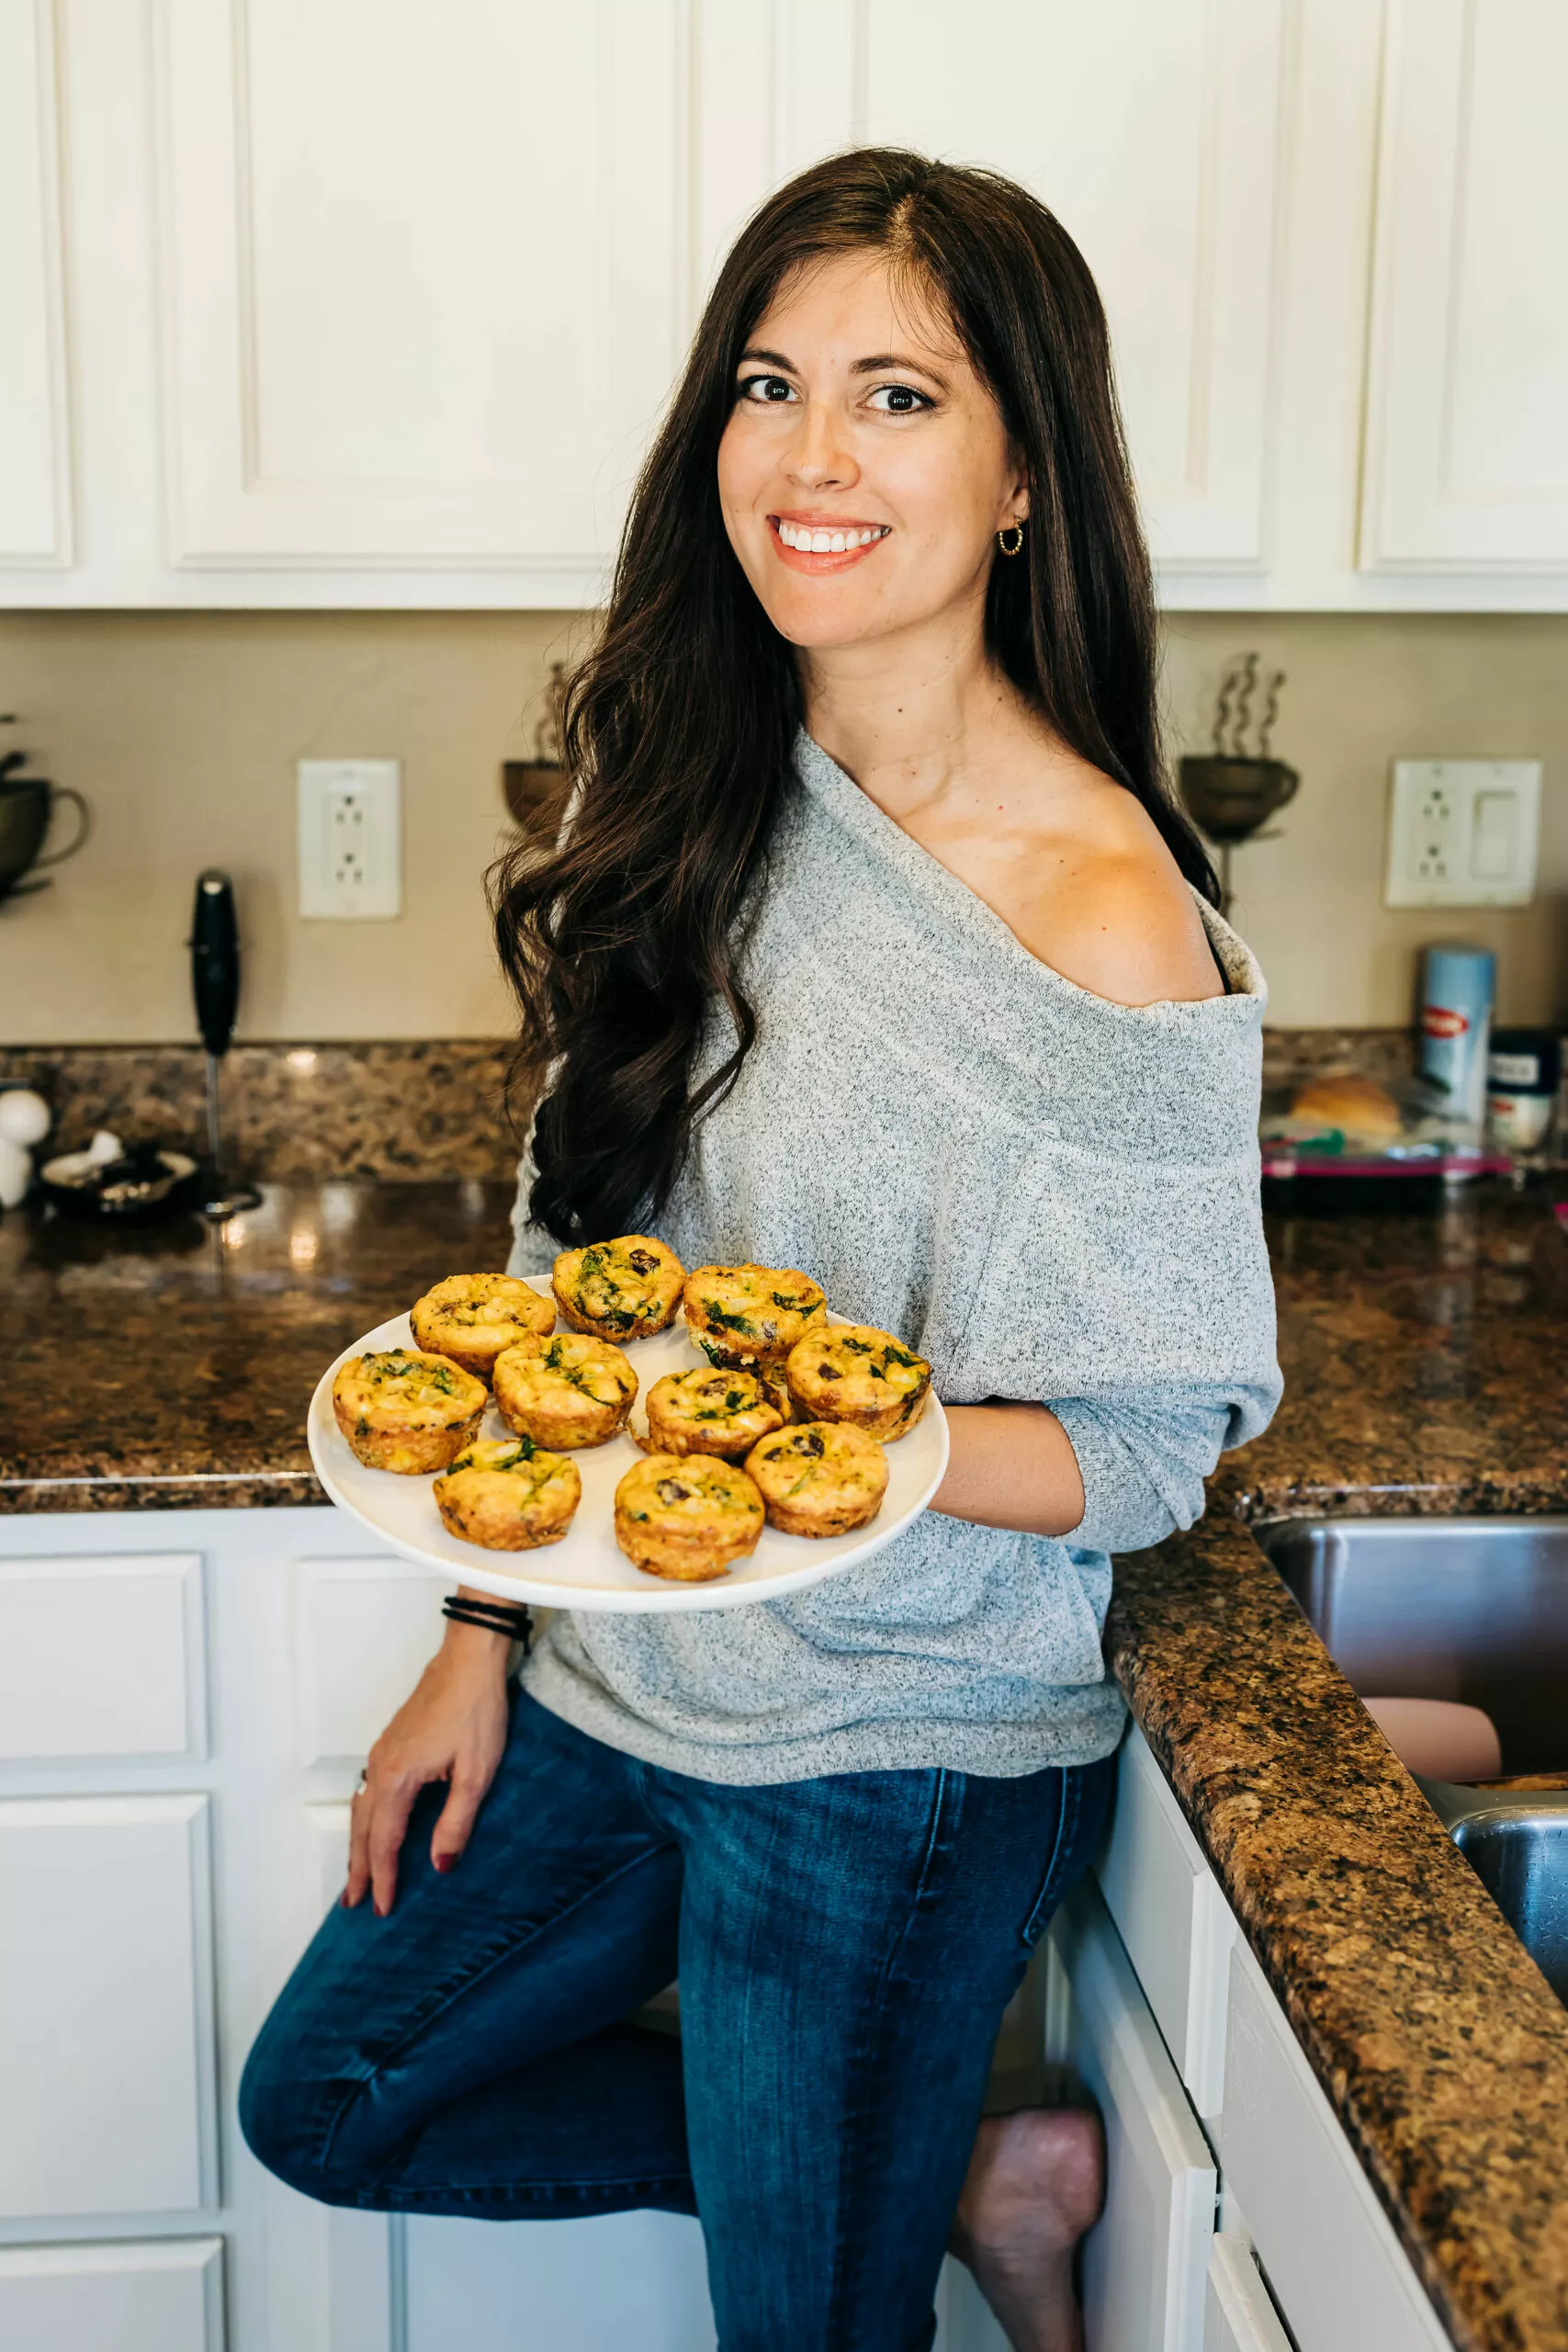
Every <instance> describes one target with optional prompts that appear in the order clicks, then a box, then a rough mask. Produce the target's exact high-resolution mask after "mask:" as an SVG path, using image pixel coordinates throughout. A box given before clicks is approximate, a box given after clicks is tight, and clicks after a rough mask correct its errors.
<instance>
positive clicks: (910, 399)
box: [866, 384, 932, 416]
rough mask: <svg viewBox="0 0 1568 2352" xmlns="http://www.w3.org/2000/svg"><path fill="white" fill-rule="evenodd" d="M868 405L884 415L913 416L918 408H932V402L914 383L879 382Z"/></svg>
mask: <svg viewBox="0 0 1568 2352" xmlns="http://www.w3.org/2000/svg"><path fill="white" fill-rule="evenodd" d="M866 405H867V406H868V407H869V408H874V409H875V410H877V411H878V413H880V414H881V415H883V416H913V415H914V414H915V413H916V412H917V410H919V409H922V408H930V407H931V405H932V403H931V401H930V400H929V399H928V398H927V396H926V394H925V393H924V392H917V391H916V390H915V388H914V386H913V385H912V384H878V386H877V388H876V390H875V391H874V392H873V393H872V394H871V396H870V398H869V400H868V401H867V403H866Z"/></svg>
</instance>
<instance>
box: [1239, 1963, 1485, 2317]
mask: <svg viewBox="0 0 1568 2352" xmlns="http://www.w3.org/2000/svg"><path fill="white" fill-rule="evenodd" d="M1217 2130H1218V2140H1219V2150H1220V2162H1221V2164H1222V2165H1223V2166H1224V2175H1225V2183H1226V2187H1227V2188H1228V2189H1229V2190H1231V2191H1232V2192H1233V2193H1234V2195H1235V2199H1236V2202H1237V2203H1238V2204H1239V2205H1240V2207H1241V2210H1242V2211H1243V2212H1244V2213H1245V2214H1246V2216H1247V2228H1248V2230H1249V2231H1250V2233H1251V2234H1252V2240H1253V2244H1254V2245H1256V2247H1257V2249H1258V2259H1259V2261H1260V2262H1261V2263H1262V2264H1263V2266H1264V2267H1265V2268H1266V2269H1267V2271H1268V2273H1269V2284H1270V2286H1271V2287H1272V2289H1273V2290H1274V2293H1275V2295H1276V2296H1277V2297H1278V2299H1279V2302H1280V2309H1281V2311H1282V2312H1284V2313H1285V2316H1286V2318H1287V2320H1288V2321H1289V2323H1290V2329H1291V2335H1292V2340H1293V2342H1294V2343H1295V2344H1296V2346H1298V2347H1299V2352H1443V2347H1446V2346H1448V2343H1449V2338H1448V2336H1447V2335H1446V2334H1445V2332H1444V2331H1443V2329H1442V2328H1441V2327H1440V2326H1439V2324H1438V2318H1437V2314H1436V2313H1435V2312H1434V2311H1433V2310H1432V2307H1431V2304H1430V2303H1429V2302H1428V2301H1427V2298H1426V2296H1425V2295H1424V2294H1423V2292H1422V2290H1421V2287H1420V2284H1419V2282H1418V2281H1417V2279H1416V2274H1415V2272H1414V2271H1413V2270H1412V2269H1411V2267H1410V2265H1409V2263H1408V2262H1407V2261H1406V2259H1405V2257H1404V2252H1403V2249H1402V2248H1401V2246H1400V2245H1399V2242H1398V2240H1397V2239H1396V2238H1395V2236H1394V2234H1393V2229H1392V2227H1391V2226H1390V2224H1389V2222H1388V2219H1387V2217H1386V2215H1385V2214H1384V2213H1383V2211H1382V2207H1381V2206H1380V2205H1379V2204H1378V2201H1377V2199H1376V2196H1375V2195H1374V2193H1373V2190H1372V2188H1371V2183H1370V2182H1369V2181H1368V2179H1367V2177H1366V2176H1365V2174H1364V2173H1363V2172H1362V2170H1361V2168H1360V2166H1359V2164H1358V2163H1357V2161H1356V2158H1355V2155H1354V2154H1353V2153H1352V2151H1351V2148H1350V2146H1349V2143H1348V2141H1347V2140H1346V2138H1345V2136H1344V2133H1343V2132H1342V2131H1340V2129H1339V2126H1338V2124H1337V2121H1336V2120H1335V2117H1334V2113H1333V2110H1332V2109H1331V2108H1330V2107H1329V2104H1328V2101H1327V2099H1326V2098H1325V2096H1324V2094H1323V2091H1322V2090H1321V2089H1320V2087H1319V2086H1318V2084H1317V2081H1316V2079H1315V2077H1314V2075H1313V2072H1312V2069H1311V2067H1310V2066H1309V2065H1308V2064H1307V2061H1306V2058H1305V2056H1304V2055H1303V2052H1302V2049H1301V2047H1300V2044H1299V2043H1298V2042H1297V2041H1296V2038H1295V2035H1294V2034H1293V2033H1292V2030H1291V2027H1290V2022H1289V2020H1288V2018H1286V2017H1285V2015H1284V2013H1283V2011H1282V2010H1281V2009H1280V2006H1279V2004H1278V2002H1277V2001H1276V2000H1275V1998H1274V1996H1273V1994H1272V1993H1271V1992H1270V1990H1269V1985H1268V1982H1267V1980H1266V1979H1265V1977H1264V1975H1263V1972H1262V1970H1261V1969H1260V1968H1259V1967H1258V1962H1257V1961H1256V1960H1255V1959H1254V1958H1253V1956H1252V1954H1251V1952H1250V1951H1248V1949H1247V1946H1246V1945H1245V1944H1244V1943H1242V1942H1240V1941H1239V1940H1238V1941H1237V1942H1236V1943H1235V1945H1234V1946H1233V1947H1232V1951H1231V1965H1230V2007H1229V2015H1228V2018H1227V2019H1226V2025H1225V2097H1224V2110H1223V2112H1222V2114H1221V2117H1220V2120H1219V2124H1218V2127H1217Z"/></svg>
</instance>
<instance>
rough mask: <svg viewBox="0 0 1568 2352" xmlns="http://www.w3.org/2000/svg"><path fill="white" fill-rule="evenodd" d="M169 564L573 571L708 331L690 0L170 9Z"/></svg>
mask: <svg viewBox="0 0 1568 2352" xmlns="http://www.w3.org/2000/svg"><path fill="white" fill-rule="evenodd" d="M156 22H157V35H158V38H157V43H156V51H155V67H154V70H155V78H156V89H157V102H158V103H157V129H156V149H157V155H158V164H159V175H160V189H159V204H160V215H161V234H160V248H159V270H160V278H161V296H162V304H163V310H164V346H165V406H166V414H165V445H166V471H167V476H168V483H169V502H170V503H169V515H168V530H169V538H170V551H171V558H172V560H174V561H175V563H177V564H180V565H195V566H198V567H199V566H207V565H215V566H220V567H221V566H224V565H233V564H241V565H244V564H255V565H265V564H267V563H273V562H281V563H287V564H296V565H301V566H309V565H312V564H317V563H328V564H344V563H353V564H355V565H363V566H369V567H374V566H376V565H378V564H394V565H395V564H396V563H398V562H400V561H404V562H407V561H411V560H412V561H417V562H421V563H430V564H433V565H440V564H442V563H460V564H466V565H470V566H476V565H477V566H482V565H484V564H491V563H493V564H501V565H507V564H524V565H526V566H527V567H528V568H530V569H531V570H533V571H550V570H552V569H556V568H561V569H565V570H568V571H570V570H573V569H576V570H579V571H581V569H582V567H584V566H585V565H590V566H591V565H592V563H593V562H594V561H595V560H597V559H600V558H602V557H604V555H605V553H606V552H607V551H608V549H609V548H610V547H611V546H612V544H613V541H614V537H615V529H616V527H617V525H618V521H619V516H620V512H621V508H622V504H623V501H624V495H625V492H626V487H627V483H628V481H629V478H630V474H631V472H632V470H633V469H635V464H636V460H637V456H638V454H639V452H640V449H641V447H642V445H643V441H644V438H645V436H646V433H647V429H648V426H649V422H650V420H651V418H652V416H653V414H654V413H655V412H656V410H657V408H658V406H659V403H660V401H661V400H662V399H663V396H664V393H665V391H666V390H667V388H668V385H669V382H670V379H671V376H672V374H673V372H674V368H675V367H676V364H677V361H678V358H679V356H680V351H681V347H682V337H683V334H684V331H685V327H686V322H687V303H686V294H687V283H686V280H687V254H686V244H687V223H686V177H687V174H686V152H687V137H686V107H685V96H684V94H685V86H686V83H685V74H684V56H685V6H684V0H593V5H584V6H580V7H574V8H547V7H545V6H542V5H539V0H531V5H528V6H518V5H517V0H456V4H455V5H453V6H447V7H446V8H443V9H440V10H437V11H434V12H433V11H432V10H430V9H429V8H428V7H426V6H423V0H333V6H330V7H325V8H323V7H321V6H319V5H317V0H247V5H245V6H240V5H238V0H231V5H230V6H227V7H224V6H215V5H213V0H159V6H158V8H157V18H156Z"/></svg>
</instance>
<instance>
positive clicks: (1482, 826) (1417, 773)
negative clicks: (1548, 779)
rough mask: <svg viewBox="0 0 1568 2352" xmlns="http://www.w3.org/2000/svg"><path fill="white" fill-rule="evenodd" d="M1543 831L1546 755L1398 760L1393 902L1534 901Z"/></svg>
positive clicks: (1387, 894)
mask: <svg viewBox="0 0 1568 2352" xmlns="http://www.w3.org/2000/svg"><path fill="white" fill-rule="evenodd" d="M1539 842H1540V761H1539V760H1395V762H1394V763H1393V786H1392V788H1391V791H1390V794H1389V818H1388V873H1387V876H1386V879H1385V881H1384V884H1383V904H1384V905H1385V906H1390V907H1527V906H1529V902H1530V900H1531V899H1532V898H1533V897H1534V896H1535V865H1536V851H1537V847H1538V844H1539Z"/></svg>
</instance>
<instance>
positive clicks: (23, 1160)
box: [0, 1136, 33, 1209]
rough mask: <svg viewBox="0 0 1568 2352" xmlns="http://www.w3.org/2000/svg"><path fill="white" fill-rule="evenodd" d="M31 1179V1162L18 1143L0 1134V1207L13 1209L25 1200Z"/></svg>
mask: <svg viewBox="0 0 1568 2352" xmlns="http://www.w3.org/2000/svg"><path fill="white" fill-rule="evenodd" d="M32 1181H33V1163H32V1159H31V1158H30V1156H29V1155H28V1153H27V1152H25V1151H24V1150H23V1149H22V1147H21V1145H20V1144H19V1143H13V1142H12V1141H11V1140H10V1138H9V1136H0V1209H14V1208H15V1207H16V1205H17V1202H18V1201H25V1200H26V1199H27V1197H28V1188H29V1187H30V1185H31V1183H32Z"/></svg>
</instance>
